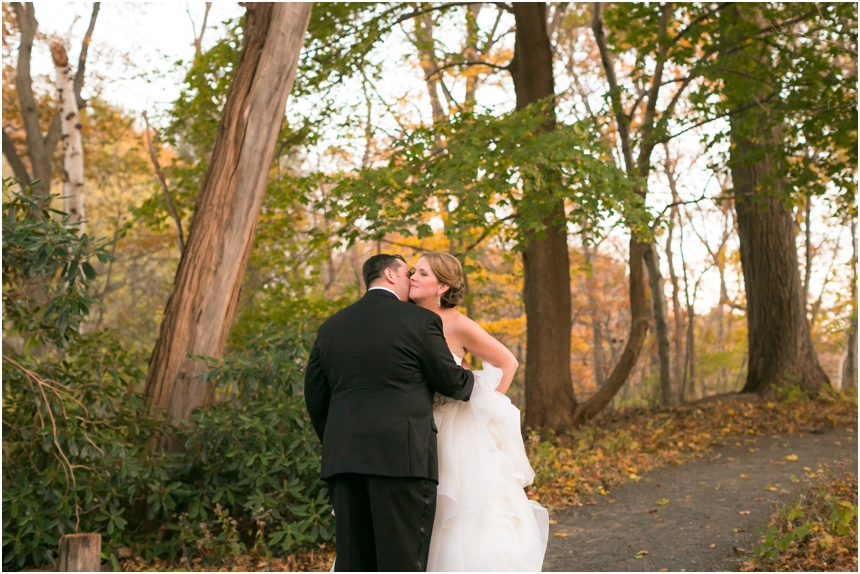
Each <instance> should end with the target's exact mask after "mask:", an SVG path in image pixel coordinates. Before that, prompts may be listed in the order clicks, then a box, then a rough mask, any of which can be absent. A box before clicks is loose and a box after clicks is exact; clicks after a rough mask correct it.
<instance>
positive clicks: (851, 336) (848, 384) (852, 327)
mask: <svg viewBox="0 0 860 574" xmlns="http://www.w3.org/2000/svg"><path fill="white" fill-rule="evenodd" d="M851 275H852V281H851V320H850V323H849V327H848V328H849V331H848V340H847V341H846V352H845V360H844V361H843V362H842V388H843V389H849V388H857V216H856V215H853V216H852V217H851Z"/></svg>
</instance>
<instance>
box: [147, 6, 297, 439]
mask: <svg viewBox="0 0 860 574" xmlns="http://www.w3.org/2000/svg"><path fill="white" fill-rule="evenodd" d="M246 9H247V12H246V16H245V25H244V36H245V37H244V46H243V52H242V58H241V60H240V62H239V67H238V69H237V70H236V73H235V77H234V78H233V84H232V86H231V87H230V93H229V94H228V96H227V102H226V104H225V106H224V111H223V113H222V117H221V125H220V127H219V129H218V135H217V137H216V139H215V145H214V149H213V151H212V159H211V161H210V162H209V168H208V171H207V173H206V179H205V181H204V183H203V187H202V189H201V190H200V194H199V195H198V198H197V205H196V206H195V209H194V217H193V220H192V223H191V229H190V232H189V235H188V244H187V245H186V248H185V251H184V252H183V253H182V259H181V260H180V262H179V268H178V269H177V272H176V280H175V283H174V288H173V293H172V294H171V296H170V300H169V301H168V303H167V308H166V309H165V312H164V321H163V322H162V324H161V330H160V333H159V336H158V341H156V344H155V348H154V349H153V352H152V356H151V357H150V360H149V373H148V375H147V379H146V394H147V396H148V397H149V399H150V400H151V401H152V409H153V411H154V412H166V413H167V416H168V418H169V420H171V421H174V422H175V421H187V420H188V419H189V417H190V415H191V412H192V411H193V410H194V409H195V408H197V407H200V406H203V405H205V404H206V403H207V401H208V397H207V395H208V387H207V384H206V382H205V381H204V380H203V377H202V375H203V374H204V373H205V370H206V368H205V364H204V363H203V362H202V361H199V360H197V359H195V358H193V356H194V355H207V356H210V357H215V358H220V357H221V355H222V353H223V349H224V345H225V342H226V339H227V332H228V330H229V328H230V325H231V323H232V321H233V316H234V314H235V312H236V305H237V302H238V297H239V288H240V286H241V284H242V275H243V272H244V270H245V267H246V265H247V263H248V258H249V256H250V253H251V248H252V246H253V238H254V230H255V228H256V225H257V219H258V217H259V212H260V206H261V204H262V201H263V194H264V193H265V189H266V182H267V178H268V174H269V171H270V167H271V163H272V156H273V154H274V148H275V142H276V140H277V136H278V132H279V130H280V128H281V126H282V124H283V117H284V107H285V105H286V101H287V96H288V94H289V92H290V89H291V88H292V85H293V81H294V80H295V74H296V67H297V62H298V56H299V51H300V50H301V47H302V44H303V42H304V37H305V32H306V30H307V26H308V22H309V19H310V14H311V3H306V2H302V3H292V4H290V3H284V4H281V3H271V2H265V3H249V4H247V8H246ZM163 445H164V446H166V447H167V448H174V447H175V446H176V445H173V444H171V442H170V440H169V438H168V439H167V440H166V442H164V443H163Z"/></svg>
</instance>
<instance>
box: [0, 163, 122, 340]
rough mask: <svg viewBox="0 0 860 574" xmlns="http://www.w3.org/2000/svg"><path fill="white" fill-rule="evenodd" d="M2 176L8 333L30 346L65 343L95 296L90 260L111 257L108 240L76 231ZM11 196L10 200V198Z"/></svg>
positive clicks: (63, 217)
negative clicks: (92, 287)
mask: <svg viewBox="0 0 860 574" xmlns="http://www.w3.org/2000/svg"><path fill="white" fill-rule="evenodd" d="M16 183H17V182H16V181H15V180H11V179H6V180H3V195H4V202H3V310H4V321H5V322H6V325H7V329H8V331H7V332H9V333H16V334H18V335H20V336H22V337H24V338H25V339H26V340H27V343H28V347H32V346H36V345H39V344H45V343H48V342H50V343H53V344H54V345H56V346H57V347H60V348H66V347H67V346H68V343H69V338H70V337H71V336H72V333H74V332H75V331H76V330H77V329H78V327H79V326H80V324H81V321H83V320H84V318H85V317H86V316H87V315H88V314H89V309H90V307H91V306H92V305H94V304H95V303H96V301H95V300H94V299H93V298H92V297H90V296H89V295H88V294H87V288H88V287H89V286H90V284H91V282H92V280H93V279H95V277H96V272H95V269H93V266H92V264H91V263H90V260H91V259H92V258H93V257H96V258H98V260H99V261H101V262H102V263H104V262H106V261H108V260H110V259H111V258H112V257H111V255H110V253H109V252H108V251H107V249H106V244H105V242H104V241H97V240H95V239H94V238H93V237H90V236H88V235H87V234H85V233H84V234H81V235H80V236H79V235H78V234H77V229H76V226H75V224H72V223H70V220H69V216H68V215H66V214H65V213H62V212H60V211H56V210H54V209H50V208H49V207H44V206H43V205H45V204H47V205H49V204H50V201H51V199H53V198H54V197H56V196H55V195H52V196H50V197H49V198H47V199H46V201H45V202H44V203H43V202H39V201H36V200H35V199H33V198H32V194H31V193H29V192H28V191H26V190H23V193H17V192H14V191H13V190H12V186H13V185H15V184H16ZM7 198H8V199H7Z"/></svg>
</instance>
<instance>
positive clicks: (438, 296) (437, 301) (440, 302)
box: [436, 294, 442, 307]
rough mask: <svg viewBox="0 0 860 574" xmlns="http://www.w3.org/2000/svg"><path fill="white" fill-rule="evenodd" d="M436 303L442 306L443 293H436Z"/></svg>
mask: <svg viewBox="0 0 860 574" xmlns="http://www.w3.org/2000/svg"><path fill="white" fill-rule="evenodd" d="M436 304H437V305H438V306H440V307H441V306H442V296H441V295H438V294H437V295H436Z"/></svg>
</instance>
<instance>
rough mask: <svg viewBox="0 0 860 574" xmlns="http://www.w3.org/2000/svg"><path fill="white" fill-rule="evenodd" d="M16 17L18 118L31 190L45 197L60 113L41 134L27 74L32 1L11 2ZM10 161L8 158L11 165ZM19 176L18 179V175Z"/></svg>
mask: <svg viewBox="0 0 860 574" xmlns="http://www.w3.org/2000/svg"><path fill="white" fill-rule="evenodd" d="M12 6H13V8H14V10H15V19H16V20H17V23H18V29H19V30H20V31H21V44H20V45H19V46H18V63H17V68H16V70H15V90H16V91H17V92H18V101H19V102H20V105H21V119H22V120H23V122H24V133H25V134H26V137H27V155H28V156H29V158H30V170H31V171H30V174H31V176H30V177H29V178H28V179H29V181H28V182H27V183H29V182H30V181H35V180H39V183H37V184H36V185H35V186H34V188H33V190H34V192H35V193H36V195H38V196H41V197H46V196H47V195H48V194H50V193H51V157H52V156H53V152H54V149H55V148H56V147H57V142H59V140H60V135H61V133H62V132H61V128H60V116H59V114H55V115H54V118H53V120H52V121H51V124H50V127H49V128H48V133H47V134H45V135H44V136H43V135H42V126H41V125H40V124H39V111H38V110H37V109H36V99H35V97H34V96H33V85H32V84H33V81H32V78H31V77H30V60H31V55H32V52H33V38H34V37H35V36H36V31H37V29H38V26H39V23H38V22H37V21H36V9H35V8H34V7H33V3H32V2H27V3H26V4H22V3H20V2H15V3H13V5H12ZM4 143H5V142H4ZM6 148H7V146H6V145H4V146H3V153H4V154H6V157H9V155H11V154H15V153H16V151H15V147H14V145H13V146H11V149H9V150H7V149H6ZM12 163H13V162H11V161H10V164H12ZM19 179H20V178H19Z"/></svg>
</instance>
